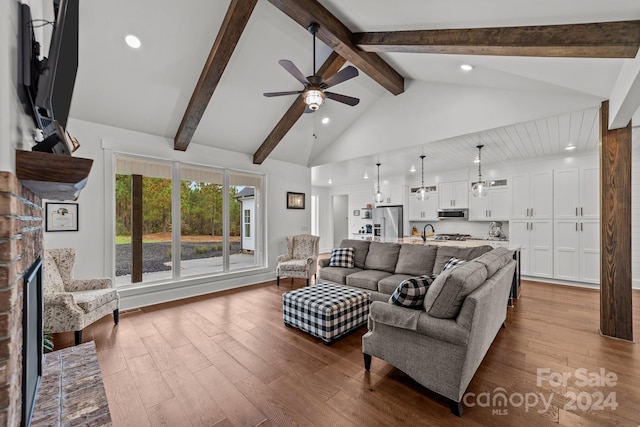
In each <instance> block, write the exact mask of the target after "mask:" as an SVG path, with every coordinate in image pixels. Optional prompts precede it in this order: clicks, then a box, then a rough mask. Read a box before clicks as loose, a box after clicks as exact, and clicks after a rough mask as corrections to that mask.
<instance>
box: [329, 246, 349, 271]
mask: <svg viewBox="0 0 640 427" xmlns="http://www.w3.org/2000/svg"><path fill="white" fill-rule="evenodd" d="M329 267H344V268H353V267H355V264H354V262H353V248H336V249H334V250H332V251H331V259H330V260H329Z"/></svg>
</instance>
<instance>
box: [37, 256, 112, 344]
mask: <svg viewBox="0 0 640 427" xmlns="http://www.w3.org/2000/svg"><path fill="white" fill-rule="evenodd" d="M75 259H76V251H75V249H68V248H64V249H48V250H45V251H44V263H43V268H44V278H43V289H44V292H43V300H44V301H43V306H44V307H43V308H44V313H43V327H44V329H47V330H49V331H50V332H69V331H74V332H75V344H76V345H78V344H80V343H81V342H82V330H83V329H84V328H85V327H87V326H89V325H90V324H92V323H93V322H95V321H96V320H98V319H101V318H102V317H104V316H106V315H107V314H109V313H113V321H114V323H115V324H116V325H117V324H118V320H119V312H118V308H119V306H120V296H119V295H118V291H116V290H115V289H113V288H112V287H111V279H109V278H100V279H86V280H80V279H74V278H73V272H72V270H73V264H74V262H75Z"/></svg>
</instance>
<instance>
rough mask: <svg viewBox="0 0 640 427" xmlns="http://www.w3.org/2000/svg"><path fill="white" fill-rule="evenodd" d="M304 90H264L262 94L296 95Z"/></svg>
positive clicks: (268, 95)
mask: <svg viewBox="0 0 640 427" xmlns="http://www.w3.org/2000/svg"><path fill="white" fill-rule="evenodd" d="M302 92H304V91H303V90H290V91H287V92H266V93H263V95H264V96H266V97H268V98H270V97H272V96H284V95H297V94H300V93H302Z"/></svg>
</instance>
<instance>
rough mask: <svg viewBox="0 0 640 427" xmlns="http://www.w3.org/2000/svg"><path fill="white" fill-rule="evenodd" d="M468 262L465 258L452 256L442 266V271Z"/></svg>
mask: <svg viewBox="0 0 640 427" xmlns="http://www.w3.org/2000/svg"><path fill="white" fill-rule="evenodd" d="M466 262H467V261H465V260H463V259H458V258H451V259H450V260H449V261H447V263H446V264H445V265H444V267H442V271H441V273H444V272H445V271H447V270H451V269H453V268H456V267H458V266H461V265H462V264H464V263H466Z"/></svg>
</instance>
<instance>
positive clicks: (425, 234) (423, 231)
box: [422, 224, 436, 242]
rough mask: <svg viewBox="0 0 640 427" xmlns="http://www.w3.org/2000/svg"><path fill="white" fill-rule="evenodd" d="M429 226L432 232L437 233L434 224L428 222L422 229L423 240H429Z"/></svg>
mask: <svg viewBox="0 0 640 427" xmlns="http://www.w3.org/2000/svg"><path fill="white" fill-rule="evenodd" d="M427 227H431V232H432V233H434V234H435V232H436V229H435V228H433V225H431V224H427V225H425V226H424V228H423V229H422V241H423V242H426V241H427Z"/></svg>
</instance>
